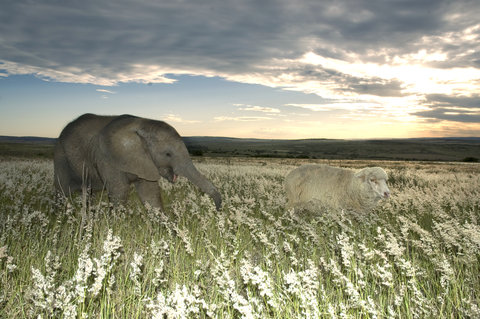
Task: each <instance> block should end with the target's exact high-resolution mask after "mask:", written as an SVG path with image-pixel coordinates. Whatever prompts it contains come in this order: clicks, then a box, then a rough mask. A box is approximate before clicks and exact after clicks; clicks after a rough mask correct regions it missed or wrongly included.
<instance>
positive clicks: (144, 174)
mask: <svg viewBox="0 0 480 319" xmlns="http://www.w3.org/2000/svg"><path fill="white" fill-rule="evenodd" d="M54 171H55V173H54V174H55V175H54V179H55V182H54V183H55V187H56V189H57V190H58V191H59V192H62V193H63V194H65V195H70V194H71V193H72V192H74V191H78V190H81V189H82V185H85V186H87V187H91V189H92V190H94V191H99V190H102V189H106V190H107V192H108V194H109V197H110V199H111V200H112V201H114V202H124V201H125V200H126V198H127V195H128V191H129V188H130V185H131V184H134V185H135V188H136V190H137V192H138V195H139V196H140V198H141V200H142V201H143V202H144V203H145V202H146V203H149V204H150V205H151V206H153V207H159V208H162V209H163V203H162V198H161V195H160V188H159V185H158V180H159V179H160V178H161V177H163V178H166V179H167V180H169V181H170V182H172V183H173V182H175V179H176V178H177V176H178V175H181V176H185V177H186V178H188V179H189V180H190V181H191V182H192V183H193V184H195V185H196V186H198V187H199V188H200V189H201V190H202V191H203V192H205V193H206V194H208V195H210V197H212V199H213V201H214V202H215V206H216V207H217V210H218V209H220V207H221V203H222V199H221V196H220V193H219V192H218V191H217V189H216V188H215V186H213V184H212V183H211V182H210V181H209V180H208V179H207V178H206V177H205V176H203V175H202V174H201V173H200V172H199V171H198V170H197V169H196V168H195V166H194V165H193V163H192V161H191V159H190V156H189V154H188V151H187V148H186V146H185V144H184V143H183V141H182V139H181V137H180V135H179V134H178V133H177V131H176V130H175V129H174V128H173V127H171V126H170V125H168V124H167V123H165V122H162V121H155V120H150V119H145V118H140V117H135V116H132V115H120V116H99V115H95V114H84V115H82V116H80V117H79V118H77V119H76V120H74V121H72V122H70V123H69V124H68V125H67V126H66V127H65V128H64V129H63V131H62V133H61V134H60V137H59V138H58V141H57V144H56V145H55V150H54Z"/></svg>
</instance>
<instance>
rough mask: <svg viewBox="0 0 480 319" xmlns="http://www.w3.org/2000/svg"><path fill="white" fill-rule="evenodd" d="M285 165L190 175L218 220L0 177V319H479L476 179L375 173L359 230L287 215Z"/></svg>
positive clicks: (47, 177)
mask: <svg viewBox="0 0 480 319" xmlns="http://www.w3.org/2000/svg"><path fill="white" fill-rule="evenodd" d="M297 164H298V162H291V163H284V162H280V161H273V160H272V161H267V162H263V163H262V162H254V161H231V160H229V161H223V162H222V161H214V160H211V161H208V162H202V163H197V164H196V165H197V167H198V168H199V169H200V170H201V171H202V172H204V173H205V174H206V175H207V176H208V177H209V178H210V179H211V180H212V181H213V183H214V184H215V185H217V187H218V189H219V190H220V191H221V193H222V195H223V199H224V205H223V208H222V210H221V211H218V212H217V211H216V210H215V207H214V205H213V203H212V201H211V199H210V198H209V197H208V196H205V195H203V194H202V193H200V192H199V191H198V190H197V189H196V188H195V186H194V185H192V184H191V183H190V182H189V181H187V180H185V179H180V180H179V181H178V182H177V183H176V184H174V185H172V184H168V183H167V182H161V186H162V188H163V190H164V192H163V193H164V197H165V202H166V204H167V205H166V210H165V211H164V212H162V211H159V210H157V209H154V208H144V207H143V206H142V205H140V203H139V201H138V199H137V198H136V196H135V194H133V193H132V196H131V199H130V201H129V203H128V205H127V206H126V207H114V206H112V205H110V204H108V202H107V201H105V200H101V199H100V197H101V195H102V194H97V196H95V197H94V198H91V197H88V196H85V195H84V196H82V195H81V194H80V195H79V196H76V197H74V198H73V199H72V200H70V201H66V200H63V199H61V198H57V197H55V196H54V192H53V187H52V184H53V182H52V175H53V174H52V171H53V167H52V164H51V162H49V161H42V160H36V161H26V160H21V161H20V160H18V161H11V160H9V161H2V162H0V318H50V317H55V318H98V317H103V318H149V317H150V318H165V317H166V318H208V317H211V318H432V317H438V318H459V317H466V318H468V317H469V318H476V317H480V308H479V307H480V276H479V273H480V226H479V219H480V174H479V173H480V165H478V164H419V163H414V164H406V163H393V162H383V163H381V164H380V165H382V166H384V167H386V170H387V172H388V173H389V175H390V181H389V185H390V189H391V191H392V198H391V199H390V200H389V201H387V202H384V203H383V204H382V205H381V206H379V207H378V208H377V209H376V210H374V211H372V212H371V213H369V214H362V215H359V214H356V213H353V212H345V211H316V212H308V213H307V212H305V213H302V214H297V213H295V212H294V211H292V210H286V209H285V199H284V194H283V184H282V183H283V177H284V176H285V175H286V173H287V172H288V171H289V170H290V169H292V168H293V167H294V166H293V165H297ZM333 164H334V165H342V166H352V167H353V166H355V167H358V166H364V165H369V164H370V163H368V162H342V161H338V162H335V163H333ZM376 165H378V163H376ZM103 197H105V195H103Z"/></svg>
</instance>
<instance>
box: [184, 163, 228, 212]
mask: <svg viewBox="0 0 480 319" xmlns="http://www.w3.org/2000/svg"><path fill="white" fill-rule="evenodd" d="M178 174H179V175H183V176H185V177H186V178H188V179H189V180H190V181H191V182H192V183H193V184H195V185H196V186H198V187H199V188H200V189H201V190H202V192H204V193H206V194H208V195H209V196H210V197H211V198H212V199H213V201H214V202H215V207H216V208H217V210H220V207H221V206H222V196H221V195H220V193H219V192H218V191H217V189H216V188H215V186H213V184H212V183H211V182H210V181H209V180H208V179H207V178H206V177H205V176H203V175H202V174H201V173H200V172H199V171H198V170H197V169H196V168H195V166H193V163H188V164H186V165H184V166H183V167H182V169H181V170H179V171H178Z"/></svg>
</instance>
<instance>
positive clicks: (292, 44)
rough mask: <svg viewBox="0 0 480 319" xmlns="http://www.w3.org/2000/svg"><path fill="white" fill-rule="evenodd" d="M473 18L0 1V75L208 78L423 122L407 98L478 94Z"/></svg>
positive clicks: (479, 63)
mask: <svg viewBox="0 0 480 319" xmlns="http://www.w3.org/2000/svg"><path fill="white" fill-rule="evenodd" d="M478 16H480V3H478V1H470V0H458V1H449V0H439V1H388V2H381V1H380V2H379V1H370V0H339V1H312V0H298V1H288V0H279V1H232V0H212V1H208V2H204V1H155V0H140V1H133V0H119V1H113V2H112V1H107V0H84V1H81V2H75V1H68V0H67V1H31V0H17V1H6V2H5V3H2V10H0V34H2V38H1V40H0V63H1V64H0V76H2V77H3V76H6V74H7V75H8V74H35V75H36V76H38V77H40V78H43V79H46V80H53V81H61V82H73V83H91V84H97V85H102V86H113V85H116V84H118V83H125V82H140V83H173V82H175V80H174V79H172V77H171V75H172V74H191V75H203V76H219V77H222V78H225V79H228V80H231V81H237V82H243V83H254V84H261V85H266V86H271V87H278V88H282V89H286V90H294V91H300V92H305V93H314V94H317V95H319V96H321V97H323V98H324V99H327V100H330V101H331V103H332V106H331V107H334V106H335V104H336V106H337V107H338V103H353V104H352V105H357V106H359V107H361V105H360V104H361V103H358V101H359V100H360V101H364V100H366V101H369V102H371V103H373V104H378V105H387V103H390V102H391V101H392V100H395V101H396V102H398V104H395V105H391V104H388V105H390V106H391V107H401V106H402V105H408V107H409V108H410V109H411V114H415V115H416V116H419V117H423V116H424V115H426V114H425V113H420V112H425V110H424V107H423V106H422V105H420V104H417V105H416V109H413V106H412V105H410V103H412V100H413V99H417V101H420V100H422V99H424V97H425V96H428V95H433V94H445V95H447V96H457V95H459V94H464V95H468V94H471V92H475V91H476V92H478V91H480V82H479V81H478V79H479V78H480V57H479V55H478V52H479V51H480V38H479V37H480V23H479V20H478ZM104 93H107V92H104ZM434 106H435V105H431V107H432V108H433V107H434ZM325 107H327V106H322V107H321V108H325ZM329 107H330V106H329ZM247 108H250V109H247ZM272 110H274V109H273V108H272V109H271V110H270V111H272ZM432 110H433V109H432ZM244 111H257V112H265V113H274V112H275V111H272V112H269V111H268V110H267V109H264V108H262V107H255V106H251V107H250V106H246V107H245V110H244ZM431 115H432V116H437V115H438V116H440V113H439V112H437V113H435V114H433V113H432V114H431ZM469 115H470V114H468V113H463V116H465V117H468V116H469ZM461 118H462V119H463V117H461ZM474 118H475V117H473V118H472V119H474Z"/></svg>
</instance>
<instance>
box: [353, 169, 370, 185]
mask: <svg viewBox="0 0 480 319" xmlns="http://www.w3.org/2000/svg"><path fill="white" fill-rule="evenodd" d="M354 176H355V177H356V178H359V179H361V180H362V181H364V182H365V181H366V180H367V177H368V172H367V170H366V169H365V168H364V169H362V170H360V171H358V172H356V173H355V175H354Z"/></svg>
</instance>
